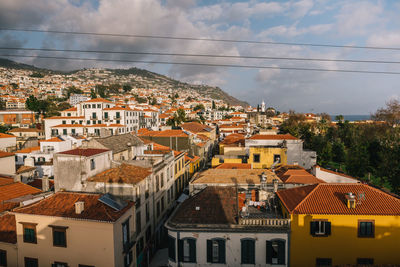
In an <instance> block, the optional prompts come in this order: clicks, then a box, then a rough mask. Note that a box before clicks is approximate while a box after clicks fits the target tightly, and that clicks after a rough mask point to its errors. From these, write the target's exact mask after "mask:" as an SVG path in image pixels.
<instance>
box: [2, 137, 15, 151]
mask: <svg viewBox="0 0 400 267" xmlns="http://www.w3.org/2000/svg"><path fill="white" fill-rule="evenodd" d="M16 146H17V137H15V136H12V135H4V136H2V135H0V150H2V151H12V150H14V149H15V148H16Z"/></svg>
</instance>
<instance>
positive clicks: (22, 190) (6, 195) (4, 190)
mask: <svg viewBox="0 0 400 267" xmlns="http://www.w3.org/2000/svg"><path fill="white" fill-rule="evenodd" d="M41 192H42V191H41V190H39V189H37V188H34V187H32V186H29V185H27V184H24V183H21V182H16V183H9V184H3V185H0V213H1V212H3V211H5V210H11V209H13V208H14V207H16V206H18V205H19V203H7V202H3V201H7V200H11V199H14V198H18V197H22V196H27V195H35V194H39V193H41Z"/></svg>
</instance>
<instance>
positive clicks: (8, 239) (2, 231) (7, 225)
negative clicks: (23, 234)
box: [0, 213, 17, 244]
mask: <svg viewBox="0 0 400 267" xmlns="http://www.w3.org/2000/svg"><path fill="white" fill-rule="evenodd" d="M0 242H5V243H12V244H16V243H17V231H16V223H15V215H12V214H8V213H6V214H4V215H2V216H0Z"/></svg>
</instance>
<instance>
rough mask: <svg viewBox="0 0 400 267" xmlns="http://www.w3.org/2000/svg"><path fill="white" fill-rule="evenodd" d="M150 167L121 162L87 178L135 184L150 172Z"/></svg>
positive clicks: (92, 180)
mask: <svg viewBox="0 0 400 267" xmlns="http://www.w3.org/2000/svg"><path fill="white" fill-rule="evenodd" d="M151 173H152V172H151V169H150V168H143V167H139V166H135V165H130V164H125V163H123V164H121V165H120V166H118V167H116V168H111V169H108V170H106V171H103V172H101V173H99V174H97V175H95V176H93V177H91V178H89V179H88V181H90V182H104V183H126V184H137V183H139V182H140V181H142V180H143V179H145V178H146V177H147V176H149V175H150V174H151Z"/></svg>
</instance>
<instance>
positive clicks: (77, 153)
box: [58, 148, 110, 157]
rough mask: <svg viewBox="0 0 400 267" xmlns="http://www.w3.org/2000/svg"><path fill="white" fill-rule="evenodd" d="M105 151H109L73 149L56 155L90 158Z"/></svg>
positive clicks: (105, 150)
mask: <svg viewBox="0 0 400 267" xmlns="http://www.w3.org/2000/svg"><path fill="white" fill-rule="evenodd" d="M107 151H110V150H108V149H98V148H75V149H72V150H67V151H63V152H59V153H58V154H63V155H74V156H85V157H90V156H93V155H97V154H101V153H104V152H107Z"/></svg>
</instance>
